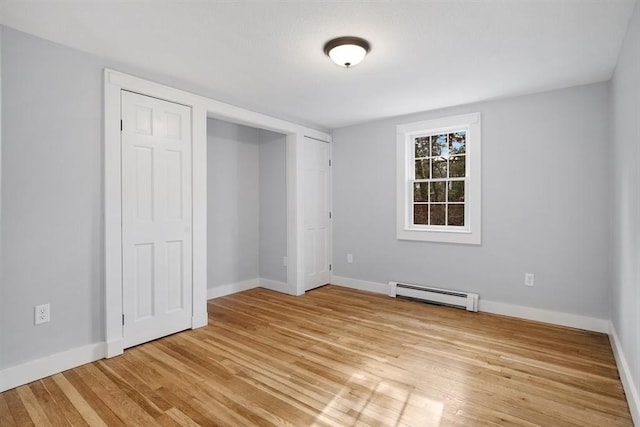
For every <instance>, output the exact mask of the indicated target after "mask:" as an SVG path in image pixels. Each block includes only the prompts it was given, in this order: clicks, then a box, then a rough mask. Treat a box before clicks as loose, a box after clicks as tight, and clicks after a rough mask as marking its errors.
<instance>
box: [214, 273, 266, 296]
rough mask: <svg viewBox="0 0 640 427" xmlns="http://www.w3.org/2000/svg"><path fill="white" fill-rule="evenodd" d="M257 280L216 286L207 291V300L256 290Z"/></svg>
mask: <svg viewBox="0 0 640 427" xmlns="http://www.w3.org/2000/svg"><path fill="white" fill-rule="evenodd" d="M258 281H259V279H258V278H255V279H251V280H245V281H243V282H236V283H227V284H225V285H220V286H216V287H215V288H209V289H207V299H213V298H218V297H223V296H225V295H231V294H235V293H236V292H242V291H246V290H247V289H253V288H257V287H258V286H259V284H258Z"/></svg>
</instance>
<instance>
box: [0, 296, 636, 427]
mask: <svg viewBox="0 0 640 427" xmlns="http://www.w3.org/2000/svg"><path fill="white" fill-rule="evenodd" d="M208 310H209V324H208V326H206V327H204V328H201V329H197V330H190V331H185V332H182V333H179V334H175V335H172V336H169V337H165V338H162V339H159V340H156V341H153V342H150V343H147V344H143V345H140V346H137V347H134V348H131V349H128V350H127V351H125V353H124V354H123V355H122V356H118V357H116V358H113V359H109V360H100V361H97V362H94V363H91V364H88V365H84V366H81V367H78V368H75V369H72V370H69V371H66V372H64V373H61V374H57V375H54V376H53V377H50V378H45V379H43V380H41V381H38V382H35V383H32V384H29V385H27V386H22V387H19V388H17V389H14V390H9V391H7V392H4V393H2V394H1V395H0V412H1V414H0V425H2V426H3V427H4V425H7V426H13V425H16V426H23V425H38V426H39V425H66V424H69V425H91V426H94V425H97V426H118V425H131V426H138V425H139V426H153V425H161V426H172V427H174V426H189V427H192V426H290V427H301V426H318V427H320V426H322V427H324V426H331V427H343V426H438V427H445V426H447V427H448V426H463V427H469V426H474V427H475V426H494V427H495V426H521V427H534V426H580V427H601V426H624V427H629V426H632V421H631V416H630V413H629V409H628V406H627V403H626V401H625V397H624V391H623V389H622V386H621V383H620V379H619V377H618V373H617V368H616V365H615V359H614V357H613V353H612V351H611V346H610V343H609V339H608V337H607V336H606V335H604V334H598V333H594V332H588V331H581V330H577V329H572V328H564V327H558V326H553V325H548V324H543V323H539V322H529V321H524V320H518V319H513V318H509V317H505V316H499V315H493V314H487V313H469V312H466V311H463V310H457V309H452V308H448V307H438V306H433V305H428V304H424V303H419V302H415V301H409V300H403V299H393V298H389V297H386V296H384V295H377V294H371V293H367V292H360V291H355V290H351V289H346V288H341V287H337V286H325V287H322V288H318V289H315V290H313V291H311V292H308V293H307V294H305V295H304V296H300V297H295V296H291V295H284V294H279V293H276V292H272V291H268V290H265V289H261V288H256V289H251V290H248V291H245V292H240V293H237V294H233V295H229V296H225V297H222V298H217V299H214V300H211V301H209V303H208ZM524 331H526V333H523V332H524Z"/></svg>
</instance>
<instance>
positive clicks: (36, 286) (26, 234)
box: [0, 28, 104, 367]
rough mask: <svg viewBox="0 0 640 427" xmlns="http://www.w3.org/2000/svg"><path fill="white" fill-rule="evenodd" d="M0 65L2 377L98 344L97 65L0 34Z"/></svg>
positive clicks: (101, 306)
mask: <svg viewBox="0 0 640 427" xmlns="http://www.w3.org/2000/svg"><path fill="white" fill-rule="evenodd" d="M2 56H3V58H2V101H3V107H4V108H3V110H2V124H3V126H2V141H3V145H2V254H3V259H2V261H3V265H2V278H1V279H2V280H1V283H2V289H1V292H2V294H1V297H0V300H1V301H2V306H1V307H0V336H2V342H3V346H2V349H1V353H0V367H7V366H12V365H15V364H18V363H21V362H25V361H26V360H30V359H35V358H38V357H42V356H45V355H49V354H52V353H56V352H60V351H63V350H68V349H71V348H75V347H79V346H82V345H86V344H90V343H94V342H99V341H103V340H104V332H103V330H104V321H103V319H104V283H103V276H104V265H103V241H104V238H103V235H102V230H103V191H102V185H103V180H102V175H103V170H102V168H103V162H102V142H101V141H102V95H101V93H102V90H101V85H102V75H101V67H102V64H101V63H100V62H99V61H98V60H97V59H95V58H93V57H90V56H87V55H85V54H82V53H79V52H77V51H74V50H71V49H66V48H62V47H59V46H57V45H55V44H52V43H47V42H43V41H42V40H39V39H36V38H34V37H29V36H26V35H24V34H22V33H19V32H16V31H12V30H8V29H6V28H4V29H3V37H2ZM43 303H50V304H51V323H47V324H44V325H41V326H37V327H36V326H34V325H33V317H34V314H33V310H34V306H35V305H36V304H43Z"/></svg>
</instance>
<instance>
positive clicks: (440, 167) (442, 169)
mask: <svg viewBox="0 0 640 427" xmlns="http://www.w3.org/2000/svg"><path fill="white" fill-rule="evenodd" d="M431 167H432V168H433V171H432V172H433V178H434V179H435V178H446V177H447V161H446V160H445V159H433V160H432V162H431Z"/></svg>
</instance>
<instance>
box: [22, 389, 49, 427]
mask: <svg viewBox="0 0 640 427" xmlns="http://www.w3.org/2000/svg"><path fill="white" fill-rule="evenodd" d="M18 396H20V400H21V401H22V403H24V407H25V409H26V410H27V413H29V417H30V418H31V419H32V420H33V423H34V424H35V425H37V426H51V425H52V424H51V422H50V421H49V418H48V417H47V415H46V414H45V412H44V410H43V409H42V406H40V402H38V398H37V397H36V396H35V395H34V394H33V391H32V390H31V387H30V384H27V385H23V386H21V387H18Z"/></svg>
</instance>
